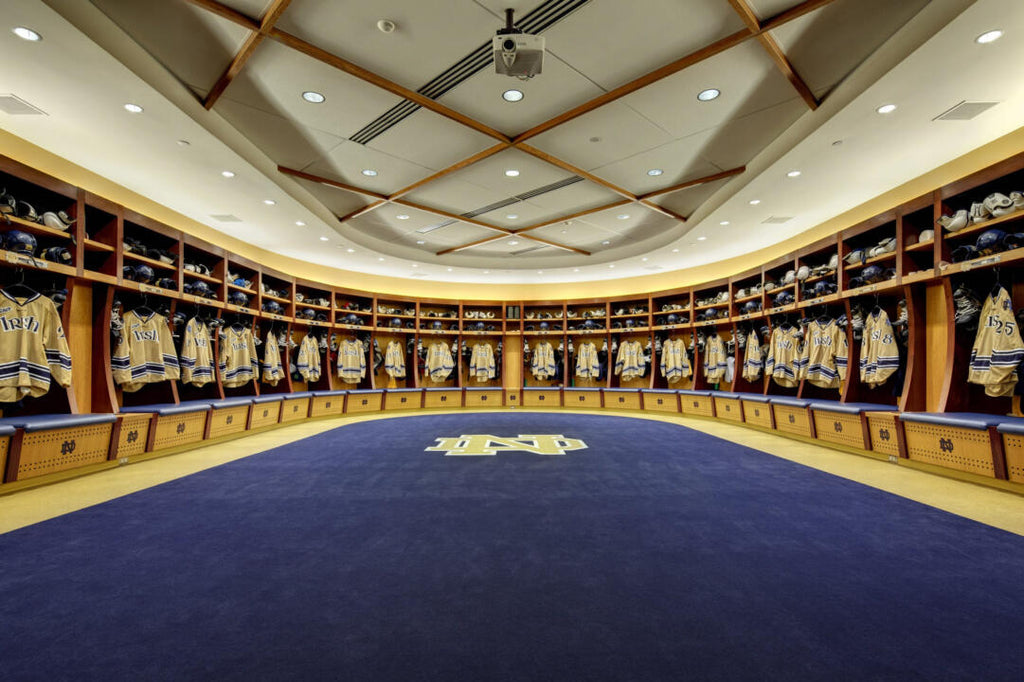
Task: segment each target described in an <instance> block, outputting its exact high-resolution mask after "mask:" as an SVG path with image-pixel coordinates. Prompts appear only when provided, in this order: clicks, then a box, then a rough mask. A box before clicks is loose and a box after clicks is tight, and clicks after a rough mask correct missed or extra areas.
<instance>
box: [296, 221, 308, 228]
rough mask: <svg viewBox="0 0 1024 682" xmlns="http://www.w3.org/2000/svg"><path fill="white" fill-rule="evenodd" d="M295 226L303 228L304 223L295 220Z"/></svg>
mask: <svg viewBox="0 0 1024 682" xmlns="http://www.w3.org/2000/svg"><path fill="white" fill-rule="evenodd" d="M295 225H296V227H305V226H306V223H304V222H302V221H301V220H296V221H295Z"/></svg>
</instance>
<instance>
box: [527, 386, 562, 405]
mask: <svg viewBox="0 0 1024 682" xmlns="http://www.w3.org/2000/svg"><path fill="white" fill-rule="evenodd" d="M523 405H524V406H526V407H561V405H562V392H561V391H559V390H557V389H552V390H550V391H523Z"/></svg>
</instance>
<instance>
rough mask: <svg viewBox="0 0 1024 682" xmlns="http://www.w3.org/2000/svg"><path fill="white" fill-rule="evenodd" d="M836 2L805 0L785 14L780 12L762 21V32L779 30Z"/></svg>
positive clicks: (829, 0)
mask: <svg viewBox="0 0 1024 682" xmlns="http://www.w3.org/2000/svg"><path fill="white" fill-rule="evenodd" d="M835 1H836V0H805V1H804V2H801V3H800V4H799V5H796V6H794V7H790V8H789V9H787V10H786V11H785V12H779V13H778V14H776V15H775V16H774V17H771V18H770V19H765V20H764V21H762V22H761V32H762V33H764V32H767V31H771V30H773V29H776V28H778V27H779V26H782V25H783V24H788V23H789V22H791V21H793V20H794V19H799V18H800V17H802V16H803V15H805V14H810V13H811V12H813V11H814V10H816V9H821V8H822V7H824V6H825V5H831V4H832V3H833V2H835Z"/></svg>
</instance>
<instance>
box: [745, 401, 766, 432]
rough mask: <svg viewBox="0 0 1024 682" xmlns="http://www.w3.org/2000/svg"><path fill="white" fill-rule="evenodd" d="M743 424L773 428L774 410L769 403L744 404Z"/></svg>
mask: <svg viewBox="0 0 1024 682" xmlns="http://www.w3.org/2000/svg"><path fill="white" fill-rule="evenodd" d="M743 422H744V423H746V424H753V425H754V426H760V427H763V428H766V429H770V428H772V408H771V405H769V404H768V403H755V402H746V401H744V402H743Z"/></svg>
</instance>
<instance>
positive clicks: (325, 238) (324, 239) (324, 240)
mask: <svg viewBox="0 0 1024 682" xmlns="http://www.w3.org/2000/svg"><path fill="white" fill-rule="evenodd" d="M320 241H322V242H326V241H328V238H327V237H320Z"/></svg>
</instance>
